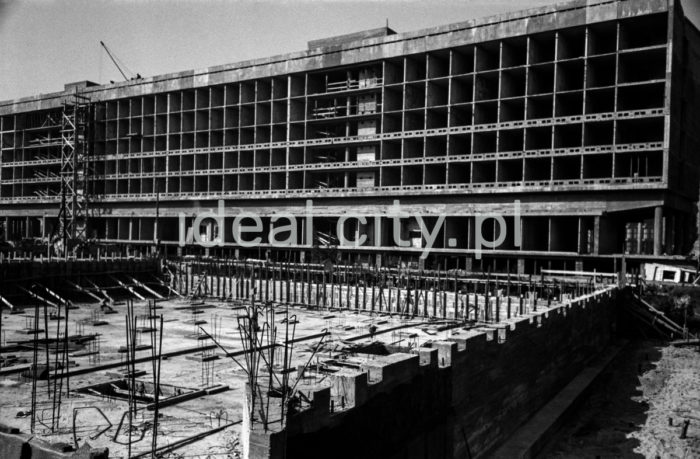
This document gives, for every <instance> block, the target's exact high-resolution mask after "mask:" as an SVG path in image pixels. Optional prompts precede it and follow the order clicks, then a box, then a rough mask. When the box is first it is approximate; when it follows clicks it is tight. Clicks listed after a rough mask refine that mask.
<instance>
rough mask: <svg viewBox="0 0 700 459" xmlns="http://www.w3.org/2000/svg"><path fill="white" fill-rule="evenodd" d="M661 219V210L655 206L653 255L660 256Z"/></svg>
mask: <svg viewBox="0 0 700 459" xmlns="http://www.w3.org/2000/svg"><path fill="white" fill-rule="evenodd" d="M662 219H663V208H662V207H661V206H657V207H655V208H654V255H656V256H659V255H661V247H662V244H661V224H662V223H661V221H662Z"/></svg>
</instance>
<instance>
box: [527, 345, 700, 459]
mask: <svg viewBox="0 0 700 459" xmlns="http://www.w3.org/2000/svg"><path fill="white" fill-rule="evenodd" d="M684 421H689V425H688V430H687V438H685V439H682V438H680V437H681V432H682V430H683V424H684ZM539 457H541V458H546V459H561V458H663V459H675V458H684V459H686V458H687V459H690V458H700V352H699V351H698V348H697V346H695V347H674V346H672V345H669V344H668V343H662V342H654V341H635V342H631V343H629V344H628V345H627V346H626V347H625V348H624V349H623V350H622V351H621V352H620V354H619V355H618V356H617V357H616V358H615V360H614V361H613V362H612V364H611V365H610V366H609V367H608V369H607V370H605V372H604V373H603V375H601V378H600V380H599V381H598V382H597V383H596V384H595V387H594V388H593V393H592V394H591V395H590V397H589V398H588V399H587V400H586V401H585V402H584V404H583V406H582V408H580V409H579V411H578V412H577V413H576V414H575V416H574V418H573V419H571V420H570V421H569V422H568V423H567V424H566V425H564V427H563V428H562V430H561V431H560V433H559V434H558V435H557V437H556V439H555V440H554V441H553V442H552V443H551V444H550V445H549V447H548V448H547V449H546V450H545V451H544V452H543V453H542V454H540V456H539Z"/></svg>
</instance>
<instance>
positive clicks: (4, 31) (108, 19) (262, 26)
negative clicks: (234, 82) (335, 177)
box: [0, 0, 700, 100]
mask: <svg viewBox="0 0 700 459" xmlns="http://www.w3.org/2000/svg"><path fill="white" fill-rule="evenodd" d="M684 1H685V3H686V4H687V6H686V8H687V9H693V10H694V13H698V14H697V15H698V16H700V1H698V0H684ZM554 3H560V0H350V1H347V0H346V1H343V0H265V1H261V0H228V1H225V0H110V1H108V0H0V100H8V99H15V98H18V97H23V96H29V95H34V94H39V93H46V92H55V91H60V90H62V89H63V85H64V84H65V83H70V82H74V81H81V80H91V81H95V82H98V83H108V82H109V81H110V80H115V81H121V80H122V78H121V76H120V74H119V71H118V70H117V68H116V67H115V66H114V64H113V63H112V62H111V61H110V60H109V57H108V56H107V54H106V53H105V51H104V50H103V49H102V47H101V46H100V40H102V41H104V42H105V43H106V44H107V46H108V47H109V48H110V49H111V51H112V52H113V54H114V55H115V56H116V57H117V58H118V59H119V61H121V62H122V63H123V64H125V66H126V67H127V68H128V69H130V70H131V71H132V72H133V74H134V75H135V74H136V73H139V74H141V75H142V76H143V77H149V76H154V75H160V74H163V73H170V72H177V71H181V70H190V69H201V68H205V67H210V66H214V65H221V64H227V63H233V62H238V61H242V60H247V59H255V58H260V57H267V56H272V55H276V54H284V53H288V52H294V51H301V50H304V49H306V47H307V44H306V43H307V42H308V41H309V40H314V39H318V38H325V37H330V36H335V35H342V34H346V33H351V32H357V31H360V30H365V29H372V28H376V27H381V26H383V25H385V23H386V21H387V20H388V22H389V26H390V27H391V28H392V29H394V30H395V31H397V32H410V31H413V30H418V29H424V28H428V27H432V26H436V25H443V24H450V23H453V22H460V21H464V20H466V19H470V18H476V17H483V16H488V15H491V14H498V13H502V12H506V11H516V10H521V9H525V8H532V7H537V6H543V5H549V4H554Z"/></svg>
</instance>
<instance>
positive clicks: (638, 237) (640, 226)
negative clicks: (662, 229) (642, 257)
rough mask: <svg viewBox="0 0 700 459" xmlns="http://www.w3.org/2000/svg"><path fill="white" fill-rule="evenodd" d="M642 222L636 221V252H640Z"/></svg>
mask: <svg viewBox="0 0 700 459" xmlns="http://www.w3.org/2000/svg"><path fill="white" fill-rule="evenodd" d="M642 238H643V233H642V222H638V223H637V253H642Z"/></svg>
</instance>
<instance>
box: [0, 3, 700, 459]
mask: <svg viewBox="0 0 700 459" xmlns="http://www.w3.org/2000/svg"><path fill="white" fill-rule="evenodd" d="M105 49H106V50H107V52H108V53H109V50H108V49H107V48H106V46H105ZM110 56H111V54H110ZM116 63H117V62H116V60H115V64H116ZM120 70H121V69H120ZM699 70H700V34H699V33H698V30H697V28H696V27H695V26H694V25H692V23H691V22H690V21H689V20H688V19H687V18H686V16H685V14H684V12H683V10H682V8H681V4H680V2H679V1H677V0H588V1H585V0H576V1H573V2H571V3H566V4H562V5H559V6H555V7H546V8H540V9H536V10H530V11H525V12H520V13H511V14H505V15H500V16H495V17H490V18H485V19H478V20H470V21H467V22H462V23H457V24H453V25H447V26H443V27H437V28H433V29H429V30H423V31H418V32H411V33H402V34H397V33H395V32H394V31H393V30H391V29H389V28H388V27H384V28H379V29H373V30H368V31H364V32H359V33H355V34H350V35H343V36H338V37H332V38H327V39H321V40H315V41H311V42H309V44H308V49H307V50H305V51H301V52H298V53H292V54H287V55H282V56H275V57H271V58H266V59H259V60H254V61H249V62H242V63H237V64H231V65H223V66H219V67H212V68H208V69H206V70H202V71H189V72H181V73H176V74H169V75H162V76H156V77H151V78H141V77H140V76H138V77H137V78H134V79H130V80H127V81H124V82H121V83H112V84H109V85H97V84H95V83H91V82H88V81H84V82H79V83H72V84H68V85H66V87H65V90H64V91H62V92H60V93H55V94H45V95H38V96H33V97H28V98H23V99H18V100H15V101H7V102H2V103H0V140H1V141H2V143H1V149H0V153H1V155H0V174H1V175H0V230H1V231H0V234H1V235H2V240H0V243H2V245H1V246H0V420H2V424H0V457H2V458H3V459H4V458H8V459H15V458H17V459H22V458H25V457H28V456H27V454H29V455H31V457H47V458H52V459H77V458H78V457H81V458H83V457H88V456H89V457H94V458H107V457H128V458H143V457H152V458H155V457H164V456H165V455H170V454H171V453H173V454H176V455H180V454H182V455H183V457H185V456H187V457H190V456H191V457H194V456H195V455H202V456H203V455H205V454H206V455H208V456H212V457H213V456H222V457H223V456H226V457H243V458H245V459H263V458H266V459H271V458H274V459H285V458H297V457H299V458H305V459H315V458H318V459H321V458H327V457H330V456H332V457H336V458H340V459H356V458H381V459H406V458H415V459H433V458H464V457H469V458H482V457H507V458H511V457H534V455H536V454H538V453H540V452H541V451H542V450H543V449H546V447H547V444H549V443H551V440H552V438H554V434H555V433H556V432H557V431H558V430H559V429H560V427H561V426H562V424H563V422H564V421H565V420H566V419H570V418H571V417H572V415H573V414H575V413H576V411H575V410H576V408H577V407H579V406H583V405H584V404H590V405H595V404H596V403H594V402H591V403H584V400H586V397H587V394H589V393H590V392H591V391H593V390H594V389H595V387H596V385H600V386H601V387H603V386H604V387H605V390H606V391H607V390H608V389H609V388H610V387H613V386H614V385H615V384H616V383H617V382H618V379H619V380H621V381H622V383H623V384H628V383H629V384H630V387H631V388H632V389H630V390H631V391H632V392H630V391H622V392H619V394H622V395H620V396H619V397H618V396H617V395H611V394H616V393H617V392H612V391H611V392H610V393H607V392H606V398H605V401H606V402H605V405H606V409H607V407H608V405H610V406H612V408H611V409H613V410H614V409H617V405H624V407H622V409H623V411H621V412H619V413H618V414H616V415H615V416H613V417H611V418H610V419H614V422H613V421H611V422H607V421H606V422H594V421H591V420H590V419H589V418H586V417H584V416H581V419H584V420H585V423H586V424H585V426H583V427H582V428H580V429H578V430H576V431H575V434H574V436H575V437H576V438H575V448H576V451H577V452H578V451H579V448H580V447H581V446H582V444H583V443H584V442H583V441H582V440H581V438H583V437H579V434H581V435H583V436H585V435H589V434H586V433H585V431H588V432H593V431H594V432H595V437H596V438H595V439H593V440H590V441H589V443H590V444H592V445H593V446H594V447H596V448H597V445H598V442H609V443H610V444H612V446H611V448H612V449H611V450H606V452H605V454H606V455H608V454H607V453H608V452H610V454H609V455H610V456H614V457H618V456H620V457H622V456H624V457H626V456H628V455H630V454H632V450H633V449H634V452H635V453H639V452H640V451H641V452H643V453H644V454H645V455H646V456H649V457H670V456H674V457H676V456H677V457H680V455H681V454H678V451H681V452H682V454H683V455H687V454H688V453H689V454H690V456H692V455H693V454H695V455H696V456H698V455H700V440H698V437H697V434H696V431H694V430H693V429H696V426H695V424H693V426H692V427H690V429H691V430H690V434H689V433H688V429H689V425H690V423H691V421H690V420H691V419H700V408H698V407H700V393H698V392H697V391H695V392H693V391H689V390H686V388H687V387H696V386H697V381H695V380H693V379H692V378H688V377H687V375H688V374H690V375H691V376H693V377H695V373H693V372H692V371H690V370H689V369H692V368H694V367H696V366H697V363H696V362H697V356H694V357H692V356H691V357H692V358H691V357H689V358H688V361H687V362H688V363H687V364H685V363H683V364H680V363H678V362H680V361H673V362H675V363H674V365H675V364H678V365H677V366H678V372H677V373H678V374H680V373H683V374H685V377H686V379H685V380H684V381H690V382H689V383H679V382H678V381H677V380H676V379H674V378H675V377H676V376H675V375H676V374H675V373H673V374H671V373H667V374H666V375H665V376H664V375H660V374H659V373H651V372H655V371H657V370H659V369H661V370H663V371H667V372H668V371H671V370H669V368H670V365H668V364H667V363H666V362H667V361H666V360H659V359H662V358H663V359H666V358H670V357H668V355H671V357H673V355H675V354H672V353H670V352H666V351H664V356H662V357H659V356H658V355H655V354H658V351H656V350H654V351H653V353H652V352H651V350H650V349H649V348H648V349H646V350H645V351H644V352H643V353H641V351H640V353H639V354H638V355H635V356H634V357H628V355H629V354H623V352H626V351H625V349H627V348H625V349H622V348H623V346H622V345H621V344H619V341H618V338H619V337H620V336H622V337H624V338H628V337H629V336H633V337H634V336H635V335H634V333H638V334H639V335H640V336H644V337H645V339H647V338H649V337H653V338H663V339H677V338H684V341H683V342H680V341H679V342H675V344H677V345H679V346H681V345H684V346H688V345H689V343H691V342H692V340H691V338H692V339H694V338H695V337H694V336H693V335H692V333H691V331H690V330H691V328H692V327H691V326H690V325H689V324H690V323H691V322H692V320H691V319H692V317H693V313H692V309H690V313H689V310H688V308H687V305H688V304H690V303H692V302H693V301H696V300H694V299H692V298H691V295H690V293H693V291H692V290H693V287H694V286H693V285H689V286H687V289H686V290H683V291H682V292H680V293H678V292H676V293H678V295H677V296H680V295H685V296H683V297H674V296H673V292H674V291H675V289H674V290H673V291H671V294H669V295H667V296H663V294H662V293H663V292H662V290H663V288H669V289H671V288H672V287H675V286H676V284H675V283H674V284H672V285H668V284H665V283H664V281H674V282H681V283H685V282H690V281H691V280H692V277H693V276H692V274H693V271H692V270H689V269H681V268H677V269H676V268H672V267H670V266H668V265H667V264H668V263H669V262H672V261H674V260H681V259H685V258H686V257H687V255H688V253H689V252H690V250H691V249H692V247H693V242H694V241H695V238H696V225H695V223H694V222H695V219H696V218H697V215H696V210H695V209H696V201H698V193H699V189H700V186H699V185H700V183H699V182H700V159H699V158H698V155H697V151H698V149H700V139H699V138H698V134H697V133H698V132H700V118H699V117H698V115H697V114H696V113H695V112H696V107H698V106H700V105H699V104H700V77H699V75H698V72H699ZM258 238H259V239H258ZM651 261H653V262H654V263H650V262H651ZM641 263H644V264H645V268H646V270H645V272H646V277H647V280H648V281H649V284H650V285H651V284H653V285H651V287H650V289H648V290H646V292H647V293H648V292H651V294H650V295H647V296H645V285H644V281H642V280H641V279H640V275H639V271H637V268H638V266H636V265H639V264H641ZM630 268H631V269H630ZM676 276H677V277H676ZM694 277H697V272H696V273H695V276H694ZM698 282H700V278H698V279H695V281H694V282H693V283H694V284H695V283H698ZM680 290H682V289H680ZM683 292H690V293H688V294H686V293H683ZM662 297H663V299H664V301H666V300H667V301H666V303H659V302H658V301H659V298H662ZM647 300H648V301H647ZM652 303H654V304H652ZM668 304H672V305H671V306H668ZM655 305H656V306H659V308H661V307H662V306H663V307H666V308H667V309H666V312H668V315H667V314H666V313H665V312H664V311H663V310H661V309H657V308H656V307H655ZM684 306H685V307H686V308H685V309H682V308H683V307H684ZM699 311H700V309H699ZM672 313H673V314H676V315H674V316H672ZM681 313H682V314H681ZM679 318H680V319H679ZM679 320H682V324H683V325H679V323H677V322H678V321H679ZM658 346H659V343H658V342H656V341H654V347H655V348H657V347H658ZM686 350H687V349H686ZM676 352H678V353H680V352H683V350H676V351H674V353H676ZM689 352H690V351H689ZM643 355H644V356H643ZM613 359H615V360H613ZM693 359H694V360H693ZM623 360H624V361H625V362H623V363H622V364H620V362H621V361H623ZM611 362H616V363H615V365H612V364H611ZM626 365H629V366H630V369H631V372H632V373H631V374H632V376H633V377H631V378H626V376H625V377H621V378H608V377H607V376H604V374H605V372H607V371H608V369H609V368H610V367H613V366H626ZM633 367H634V368H633ZM661 370H659V371H661ZM620 374H622V373H620ZM628 380H629V381H628ZM645 381H646V382H645ZM659 381H663V382H662V383H659ZM609 382H610V385H608V383H609ZM645 384H646V386H645ZM651 386H653V387H652V389H653V393H651V394H650V393H649V392H648V391H647V392H644V391H645V390H646V389H649V387H651ZM662 386H663V393H664V397H666V396H667V392H670V391H674V390H675V392H674V393H673V394H671V395H669V396H668V397H669V398H664V399H663V403H656V402H655V399H654V397H655V396H656V395H655V394H658V393H660V392H662V390H661V389H660V387H662ZM640 387H641V389H640ZM645 387H646V389H645ZM623 389H627V388H623ZM667 389H668V390H667ZM639 390H641V391H642V392H639ZM642 393H643V395H641V396H638V395H639V394H642ZM619 394H618V395H619ZM674 394H675V395H674ZM674 397H675V398H674ZM617 398H619V400H618V401H620V400H621V401H622V402H623V403H608V401H610V400H613V399H617ZM636 399H639V400H642V401H643V402H640V407H639V409H640V411H639V413H635V412H634V411H633V409H632V408H628V405H629V404H630V403H636V402H634V400H636ZM672 399H673V400H675V401H673V403H672V402H671V401H670V400H672ZM676 402H678V403H676ZM613 405H614V406H613ZM678 407H684V408H683V410H680V409H679V408H678ZM641 413H644V414H643V415H642V414H641ZM637 415H639V416H637ZM681 417H682V418H684V420H683V421H682V423H679V422H678V420H679V418H681ZM645 418H646V419H645ZM674 419H675V420H674ZM667 420H668V425H666V422H667ZM659 422H661V424H658V423H659ZM692 422H695V421H692ZM4 423H9V424H11V426H10V425H5V424H4ZM655 423H656V424H655ZM607 424H609V425H607ZM591 425H593V426H596V428H595V429H591V428H590V426H591ZM599 426H600V428H599ZM655 426H656V427H655ZM658 426H662V427H663V428H657V427H658ZM601 429H608V430H607V431H603V430H601ZM644 429H647V430H649V431H651V435H648V434H647V433H645V430H644ZM680 429H683V430H680ZM564 430H566V429H564ZM677 430H680V431H679V432H677ZM572 431H573V430H572ZM23 432H24V433H23ZM679 434H680V435H679ZM590 435H594V434H593V433H590ZM644 435H648V436H647V437H644ZM632 437H635V439H640V438H641V439H644V438H647V440H644V441H643V444H642V443H640V445H635V444H634V442H633V441H631V440H630V438H632ZM649 438H651V440H649ZM634 441H637V440H634ZM175 451H178V452H177V453H175ZM601 451H602V450H598V449H596V453H595V454H589V455H598V454H599V453H600V454H602V453H601ZM611 451H612V452H611ZM110 454H111V456H110ZM577 454H578V453H577ZM575 455H576V454H575ZM578 455H580V454H578Z"/></svg>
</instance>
